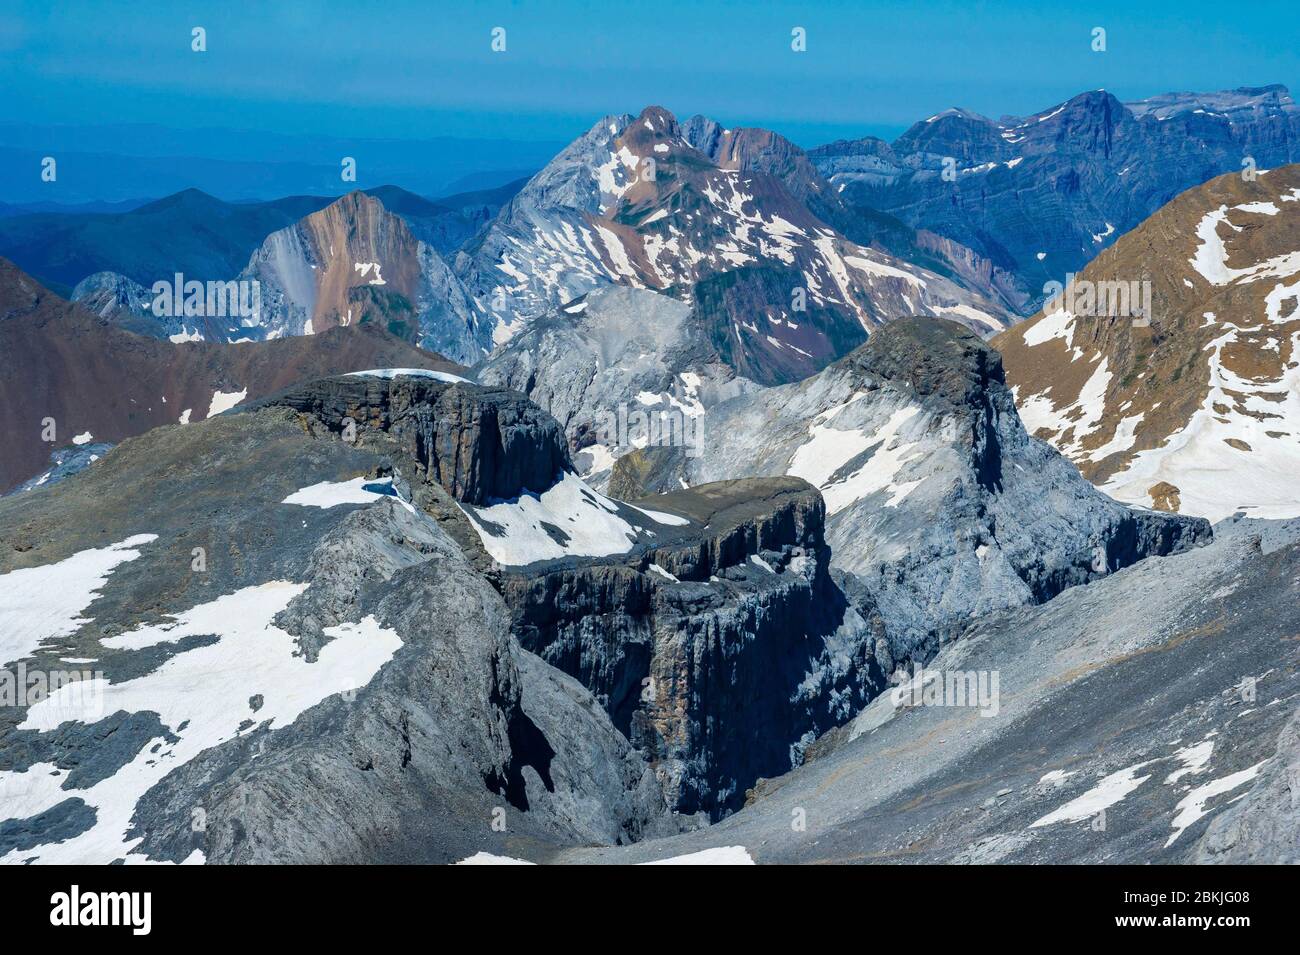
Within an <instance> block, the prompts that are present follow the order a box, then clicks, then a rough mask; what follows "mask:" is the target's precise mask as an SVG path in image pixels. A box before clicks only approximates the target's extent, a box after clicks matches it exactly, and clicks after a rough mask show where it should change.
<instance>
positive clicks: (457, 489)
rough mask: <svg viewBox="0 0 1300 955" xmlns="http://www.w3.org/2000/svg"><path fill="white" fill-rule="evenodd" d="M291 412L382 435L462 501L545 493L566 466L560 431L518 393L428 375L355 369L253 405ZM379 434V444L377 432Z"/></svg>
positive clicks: (316, 422)
mask: <svg viewBox="0 0 1300 955" xmlns="http://www.w3.org/2000/svg"><path fill="white" fill-rule="evenodd" d="M264 407H284V408H290V409H293V410H294V411H297V412H299V413H301V414H303V415H306V416H307V417H308V422H309V424H310V425H311V426H312V427H320V428H322V429H323V430H324V431H325V432H327V433H330V434H336V435H344V434H345V433H347V430H348V422H349V421H351V422H352V424H353V425H354V426H355V428H356V435H357V440H358V441H363V440H365V439H367V438H368V437H371V436H375V437H377V436H378V435H384V436H386V437H387V438H388V439H391V440H394V441H396V443H397V445H398V447H399V448H400V450H401V451H403V452H404V453H405V454H406V455H408V456H409V457H410V458H412V459H413V460H414V461H415V462H416V463H417V466H418V467H420V468H422V469H423V473H424V478H425V479H426V480H428V481H430V482H432V483H436V484H438V485H441V486H442V488H443V489H444V490H445V491H447V493H449V494H450V495H451V496H452V497H454V498H456V499H457V500H458V501H461V502H463V503H465V504H474V505H487V504H489V503H491V502H493V501H495V500H502V499H509V498H515V497H518V496H519V495H520V494H522V493H525V492H528V491H542V490H545V489H547V488H549V487H551V486H552V485H553V484H554V483H555V479H556V477H557V475H559V474H560V473H561V472H563V471H568V470H572V465H571V463H570V461H569V454H568V450H567V448H566V445H565V440H564V433H563V431H562V430H561V429H560V426H559V424H558V423H556V421H555V419H554V418H552V417H551V416H550V415H548V414H546V412H544V411H542V410H541V409H540V408H538V407H537V406H536V405H534V404H533V403H532V402H530V401H529V400H528V399H527V398H525V397H524V396H523V395H521V394H519V393H518V392H514V391H509V390H507V389H505V388H487V387H482V386H480V385H474V384H470V383H469V382H465V381H463V380H462V381H447V380H442V379H440V378H438V377H430V376H427V375H424V374H395V375H391V376H387V377H385V376H381V375H377V374H367V373H360V374H352V375H344V376H341V377H335V378H322V379H317V380H315V381H311V382H307V383H305V384H302V385H298V386H295V387H293V388H290V389H289V390H287V391H284V392H282V393H280V394H278V395H275V396H272V397H270V398H267V399H265V400H264V401H261V402H258V403H257V404H255V405H252V406H251V410H255V409H257V408H264ZM380 440H383V439H382V438H381V439H380Z"/></svg>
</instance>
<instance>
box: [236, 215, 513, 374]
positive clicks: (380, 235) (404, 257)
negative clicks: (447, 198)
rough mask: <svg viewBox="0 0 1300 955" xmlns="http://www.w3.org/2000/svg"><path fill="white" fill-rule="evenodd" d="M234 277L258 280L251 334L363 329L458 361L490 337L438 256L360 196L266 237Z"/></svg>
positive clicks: (475, 354) (476, 352)
mask: <svg viewBox="0 0 1300 955" xmlns="http://www.w3.org/2000/svg"><path fill="white" fill-rule="evenodd" d="M239 278H240V279H242V280H245V281H256V282H258V283H259V284H260V289H261V304H262V307H261V312H260V314H259V315H258V316H257V318H256V321H255V323H253V324H252V327H251V328H250V330H249V332H248V334H249V335H250V336H252V337H257V338H261V337H276V336H280V335H311V334H314V333H316V332H321V331H324V330H325V329H328V328H332V327H334V326H335V325H355V324H360V323H363V322H364V323H368V324H375V325H379V326H380V327H382V328H384V329H385V330H386V331H389V332H391V333H393V334H394V335H397V336H398V337H400V338H403V339H405V340H407V341H409V342H412V343H415V344H419V345H421V346H423V347H426V348H436V349H438V350H439V351H440V352H442V353H443V354H446V355H449V356H450V357H452V358H454V359H456V360H458V361H463V362H474V361H476V360H477V359H478V358H479V357H480V356H481V355H482V353H483V350H484V349H485V347H486V346H487V344H488V342H489V339H488V338H487V334H488V329H487V328H486V326H483V325H482V324H481V323H480V321H479V317H478V313H477V308H476V307H475V305H474V302H473V301H472V300H471V299H470V297H469V295H468V294H467V293H466V291H465V289H464V287H463V286H462V285H461V283H460V281H459V280H458V279H457V278H456V277H455V276H454V275H453V274H452V272H451V270H450V269H449V268H448V267H447V265H446V263H445V262H443V260H442V258H441V257H440V256H439V255H438V253H437V251H436V250H434V249H433V248H432V247H431V246H429V245H426V244H425V243H424V242H421V241H420V240H418V239H417V238H416V237H415V236H414V235H412V233H411V230H410V229H409V227H408V226H407V224H406V222H405V221H404V220H403V219H402V218H401V217H400V216H398V215H396V214H394V213H392V212H390V211H388V210H387V209H385V208H384V205H383V203H382V202H381V201H380V200H379V199H376V198H374V197H372V196H368V195H366V194H365V193H364V192H351V193H349V194H348V195H346V196H343V197H342V198H340V199H338V200H337V201H336V202H333V203H331V204H330V205H328V206H326V207H325V208H323V209H321V210H319V211H317V212H313V213H312V214H311V215H309V216H306V217H304V218H303V219H302V220H300V221H299V222H297V223H295V224H294V225H292V226H288V227H286V228H283V229H280V230H279V231H277V232H273V233H271V235H269V236H267V238H266V241H265V242H263V243H262V245H261V246H260V247H259V248H258V249H257V251H255V252H254V253H253V255H252V256H251V257H250V259H249V262H248V265H247V267H246V268H245V269H244V271H243V272H241V273H240V275H239Z"/></svg>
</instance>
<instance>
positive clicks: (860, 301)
mask: <svg viewBox="0 0 1300 955" xmlns="http://www.w3.org/2000/svg"><path fill="white" fill-rule="evenodd" d="M697 125H698V124H697ZM687 134H688V131H687V130H686V129H684V128H683V127H682V126H681V125H679V124H678V122H677V120H676V118H675V117H674V116H673V115H672V114H671V113H669V112H668V111H667V110H664V109H662V108H660V107H654V106H652V107H647V108H646V109H645V110H643V111H642V112H641V113H640V115H638V116H635V117H634V116H631V115H623V116H609V117H606V118H605V119H603V120H601V121H600V122H599V123H597V124H596V125H595V126H593V127H592V128H591V130H589V131H588V132H587V133H586V134H585V135H584V136H582V137H580V138H579V139H577V140H575V141H574V142H573V143H572V144H570V145H569V147H568V148H566V149H565V150H564V151H563V152H561V153H560V154H559V155H558V156H557V157H556V158H555V159H554V160H553V161H552V162H551V163H550V164H548V165H547V166H546V167H545V168H544V169H543V170H542V171H541V172H539V173H538V174H537V175H536V176H534V177H533V178H532V179H531V180H530V181H529V182H528V184H527V185H526V186H525V187H524V188H523V189H522V190H521V191H520V192H519V193H518V194H517V195H516V196H515V197H514V198H513V199H512V200H511V202H510V204H509V205H508V206H506V207H505V208H504V209H503V210H502V212H501V214H500V215H499V216H498V217H497V218H496V220H494V221H493V222H492V224H491V225H490V226H489V227H488V229H487V230H486V231H485V232H484V233H483V234H482V235H481V236H479V237H478V238H477V239H476V240H475V241H474V242H473V243H471V244H469V245H468V246H466V248H465V249H463V250H462V251H461V253H460V254H458V255H457V257H456V259H455V270H456V272H457V274H458V275H459V276H460V277H461V278H462V279H463V280H464V282H465V283H466V285H467V287H468V288H469V290H470V291H471V293H472V294H473V295H474V297H475V298H476V299H477V301H478V302H479V303H480V304H482V305H483V306H484V307H486V308H487V309H488V311H489V313H490V315H491V316H492V322H493V340H494V342H496V344H498V345H499V344H501V343H503V342H505V341H508V340H509V339H510V337H512V336H513V335H514V334H517V333H518V332H519V331H520V330H521V329H523V328H524V327H525V326H526V324H527V322H528V321H529V320H531V319H533V318H535V317H537V316H539V315H542V314H544V313H545V312H546V311H548V310H549V309H551V308H554V307H557V306H561V305H563V304H565V303H566V302H568V301H571V300H573V299H575V298H577V297H579V296H581V295H583V294H585V293H586V292H589V291H591V290H592V289H594V288H596V287H598V286H601V285H608V284H621V285H629V286H632V287H641V288H649V289H652V290H657V291H662V292H665V293H667V294H671V295H674V296H676V297H680V298H682V299H683V300H684V301H687V302H688V303H690V304H691V305H692V307H693V308H694V311H695V315H696V318H697V320H698V321H701V322H702V323H704V325H705V326H706V327H707V328H708V330H709V336H710V340H711V343H712V345H713V347H714V348H715V349H716V350H717V351H718V353H719V354H720V355H722V357H723V359H724V360H725V361H727V362H728V363H729V364H730V365H731V366H732V367H733V368H734V369H735V370H736V372H737V373H739V374H741V375H745V376H746V377H750V378H752V379H753V380H756V381H760V382H764V383H774V382H777V381H790V380H794V379H797V378H801V377H804V376H806V375H807V374H810V373H812V372H814V371H816V370H817V369H819V368H821V367H823V366H824V365H826V364H827V363H828V362H830V361H832V360H834V359H835V358H837V357H839V356H840V355H842V354H844V353H845V352H847V351H848V350H850V349H851V348H852V347H854V346H855V345H857V344H859V343H861V342H862V341H863V340H865V338H866V336H867V333H868V331H869V329H871V328H872V327H875V326H877V325H879V324H881V323H883V322H887V321H889V320H890V319H892V318H893V317H895V316H898V315H902V314H911V313H914V312H919V313H922V314H933V315H936V316H939V315H947V316H948V317H950V318H953V319H955V320H957V321H961V322H965V323H968V324H970V325H971V326H972V327H974V328H977V329H980V330H981V331H983V332H985V333H988V332H991V331H993V330H995V329H997V328H1000V327H1001V326H1002V323H1003V318H1002V316H1003V315H1004V314H1005V312H1004V311H1003V310H1002V308H1001V306H999V305H996V304H994V303H992V302H989V301H987V300H986V299H984V297H983V296H981V295H980V294H979V293H978V292H975V291H972V290H970V289H968V288H965V287H963V286H962V284H960V282H958V281H953V280H951V279H948V278H946V277H944V276H941V275H937V274H935V273H932V272H928V271H926V270H924V269H921V268H918V267H916V266H913V265H911V264H909V263H907V262H903V261H900V260H898V259H895V258H893V257H892V256H889V255H887V254H885V253H883V252H881V251H878V250H876V249H873V248H865V247H863V246H861V245H859V244H857V243H854V242H852V241H851V240H849V239H848V238H846V237H845V236H843V235H842V234H840V233H838V232H836V231H835V229H834V228H833V227H832V226H831V225H830V224H828V223H826V222H824V221H822V220H821V219H820V218H818V216H817V215H816V213H815V212H814V211H813V210H812V209H811V208H810V206H809V205H806V204H805V201H807V202H811V203H813V205H814V206H818V207H821V206H822V204H821V203H819V202H816V201H815V200H816V199H817V198H818V193H819V192H820V186H819V184H820V180H819V178H814V177H815V171H814V170H812V168H811V167H810V166H808V165H807V164H806V162H802V172H801V161H802V152H801V151H800V150H798V149H797V147H794V146H793V145H791V144H788V143H785V141H784V140H780V139H779V137H775V136H774V135H773V134H770V133H762V132H761V131H758V132H757V133H756V134H755V136H754V137H752V138H755V139H756V138H759V137H762V139H763V142H764V143H766V144H767V145H768V146H770V147H772V148H773V149H774V150H775V151H776V152H778V153H779V154H780V156H778V157H777V161H772V162H769V161H767V160H766V159H764V158H763V157H761V156H757V155H755V154H753V153H751V154H747V155H746V156H744V157H739V156H738V154H735V153H733V154H732V155H730V156H729V157H726V158H725V159H724V157H722V155H721V154H720V153H719V154H717V158H716V159H715V157H714V156H711V155H708V154H706V153H704V152H701V151H700V149H698V148H696V146H695V145H693V144H692V143H691V142H690V141H689V140H688V138H687ZM747 141H748V140H747ZM701 143H702V144H704V143H703V141H702V140H701ZM706 148H708V147H707V145H706ZM781 157H784V158H781ZM719 159H721V160H723V162H724V164H723V165H720V164H719V161H718V160H719ZM742 167H743V168H742ZM787 181H788V182H789V183H790V185H789V186H787ZM792 189H793V191H792ZM825 208H827V209H831V208H835V206H834V204H833V202H831V201H829V200H828V202H827V204H825Z"/></svg>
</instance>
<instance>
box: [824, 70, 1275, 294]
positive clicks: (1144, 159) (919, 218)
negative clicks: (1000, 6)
mask: <svg viewBox="0 0 1300 955" xmlns="http://www.w3.org/2000/svg"><path fill="white" fill-rule="evenodd" d="M810 156H811V159H812V161H813V163H814V164H815V165H816V167H817V169H818V170H819V171H820V172H821V173H822V174H823V175H824V176H826V178H827V179H829V180H830V181H831V182H832V183H833V184H834V185H835V186H836V188H837V189H838V190H839V192H840V195H841V196H842V197H843V198H844V200H845V201H846V202H848V203H849V204H851V205H855V206H859V207H864V208H869V209H878V210H881V211H883V212H886V213H889V214H892V215H895V216H897V217H898V218H900V219H902V220H903V221H905V222H907V223H908V224H909V225H911V226H913V227H914V228H917V229H924V230H928V231H930V232H933V233H937V234H939V235H942V236H945V237H947V238H949V239H951V240H954V241H956V242H959V243H961V244H963V245H965V246H968V247H969V248H971V249H973V250H974V251H975V252H976V253H978V254H979V255H980V256H982V257H984V258H986V259H988V260H989V261H991V262H992V263H993V265H994V266H995V267H996V268H998V269H1001V270H1005V271H1006V272H1008V273H1010V274H1012V275H1014V276H1015V278H1016V280H1017V284H1018V286H1019V288H1020V290H1021V292H1022V293H1023V295H1024V296H1025V302H1026V303H1027V304H1029V305H1036V304H1037V303H1040V302H1041V300H1042V298H1043V285H1044V283H1046V282H1048V281H1052V280H1057V281H1063V280H1064V278H1065V275H1066V274H1067V273H1069V272H1077V271H1079V270H1081V269H1082V268H1083V266H1084V265H1086V264H1087V263H1088V262H1089V261H1090V260H1091V259H1093V258H1094V257H1095V256H1096V255H1097V253H1099V252H1100V251H1101V250H1102V249H1104V248H1106V247H1107V246H1108V245H1109V244H1111V243H1113V242H1114V241H1115V239H1116V238H1118V237H1119V236H1120V235H1122V234H1123V233H1125V232H1127V231H1129V230H1130V229H1132V228H1134V227H1135V226H1137V225H1138V223H1140V222H1141V221H1142V220H1143V219H1145V218H1146V217H1147V216H1149V215H1151V214H1152V213H1153V212H1155V211H1156V210H1157V209H1159V208H1160V207H1161V206H1163V205H1164V204H1165V203H1167V202H1168V201H1170V200H1171V199H1173V198H1174V197H1175V196H1176V195H1178V194H1179V193H1181V192H1182V191H1184V190H1185V189H1188V188H1191V187H1192V186H1196V185H1199V184H1200V183H1202V182H1205V181H1207V180H1209V179H1212V178H1213V177H1215V176H1217V175H1220V174H1222V173H1225V172H1229V171H1240V170H1241V169H1242V168H1243V164H1248V163H1253V164H1254V165H1255V166H1256V167H1257V168H1260V169H1267V168H1270V167H1273V166H1278V165H1283V164H1285V163H1289V162H1296V161H1298V160H1300V107H1298V106H1296V104H1295V103H1294V102H1293V101H1292V99H1291V95H1290V93H1289V92H1288V91H1287V89H1286V87H1284V86H1281V85H1272V86H1262V87H1243V88H1240V89H1237V90H1229V91H1223V92H1217V93H1168V94H1164V95H1162V96H1155V97H1151V98H1149V99H1145V100H1141V101H1138V102H1135V103H1123V102H1121V101H1120V100H1119V99H1118V98H1116V97H1115V96H1114V95H1112V94H1110V93H1107V92H1105V91H1104V90H1096V91H1092V92H1087V93H1081V94H1079V95H1078V96H1075V97H1073V98H1071V99H1069V100H1067V101H1066V102H1064V103H1060V104H1058V105H1056V106H1054V107H1051V108H1048V109H1045V110H1043V111H1041V112H1039V113H1036V114H1033V115H1030V116H1027V117H1010V116H1008V117H1003V118H1002V119H999V120H992V119H989V118H988V117H985V116H980V115H979V114H977V113H973V112H970V111H969V110H963V109H949V110H944V111H943V112H941V113H938V114H936V115H934V116H931V117H929V118H928V119H926V120H924V121H922V122H918V123H916V124H915V125H913V126H912V127H911V128H910V129H908V130H907V131H906V132H905V133H903V135H901V136H900V137H899V138H898V139H896V140H895V141H894V142H893V143H886V142H884V141H882V140H879V139H875V138H872V137H868V138H865V139H861V140H851V141H841V142H837V143H831V144H828V145H826V146H821V147H818V148H817V149H814V150H812V151H811V153H810ZM946 161H947V162H948V166H947V167H945V162H946ZM945 168H947V171H948V174H949V175H950V176H951V177H953V178H952V179H951V181H950V180H948V179H945V178H944V173H945Z"/></svg>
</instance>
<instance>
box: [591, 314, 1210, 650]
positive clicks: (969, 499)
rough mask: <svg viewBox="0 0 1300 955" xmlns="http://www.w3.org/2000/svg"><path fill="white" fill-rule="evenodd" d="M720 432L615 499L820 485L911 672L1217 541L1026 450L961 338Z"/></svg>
mask: <svg viewBox="0 0 1300 955" xmlns="http://www.w3.org/2000/svg"><path fill="white" fill-rule="evenodd" d="M706 426H707V433H708V434H709V440H708V441H707V442H706V443H705V446H704V453H703V454H702V455H701V456H700V457H698V458H690V457H687V456H685V455H682V454H676V453H672V452H669V453H667V454H663V455H660V456H658V460H656V456H655V455H642V456H641V457H640V458H639V459H638V458H633V459H632V460H631V461H629V462H628V467H627V468H626V469H620V468H619V467H616V468H615V471H614V476H613V478H612V479H611V485H612V486H616V487H618V488H619V490H620V491H626V489H627V488H626V484H625V483H624V479H628V478H631V477H632V476H633V474H632V472H633V471H640V473H641V475H642V477H643V480H650V481H654V482H658V486H659V487H663V486H665V485H666V484H668V483H669V482H670V481H671V480H676V479H678V478H683V479H685V480H686V481H687V482H688V483H694V482H696V481H702V480H703V481H707V480H712V479H714V478H715V477H719V476H721V475H723V474H745V473H749V474H789V475H794V476H799V477H802V478H804V479H806V480H808V481H809V482H810V483H812V484H814V485H816V486H817V487H818V488H819V489H820V490H821V492H822V495H823V497H824V498H825V500H826V508H827V515H828V518H827V541H828V543H829V544H830V547H831V550H832V553H833V555H834V557H833V562H834V564H835V566H836V567H839V568H841V569H843V570H845V571H848V572H850V573H851V574H853V575H854V576H855V578H856V579H857V580H858V581H859V582H860V584H861V585H862V586H863V587H864V588H865V589H866V590H867V591H868V592H869V593H870V594H871V595H872V598H873V600H874V601H875V602H876V603H877V604H878V606H879V610H880V613H881V615H882V616H883V618H884V620H885V624H886V627H887V629H888V631H889V636H890V640H891V642H892V646H891V651H892V653H893V655H894V657H895V658H896V659H898V660H902V659H905V658H907V657H910V656H913V655H914V654H919V655H921V656H922V657H923V656H925V655H926V654H927V653H929V652H932V651H933V648H934V646H936V645H937V641H938V640H939V639H941V638H942V637H943V636H944V635H945V634H947V633H949V632H950V631H951V630H952V629H953V628H954V627H959V626H960V625H962V624H963V623H964V621H966V620H968V619H970V618H971V617H972V616H975V615H978V614H981V613H985V612H988V611H989V610H991V609H995V608H999V607H1012V606H1019V605H1023V604H1027V603H1039V602H1042V601H1045V600H1048V599H1050V598H1052V597H1054V596H1055V595H1056V594H1058V593H1060V592H1061V591H1062V590H1063V589H1065V588H1067V587H1071V586H1074V585H1077V584H1082V583H1086V582H1088V581H1090V580H1094V579H1096V578H1098V577H1100V576H1104V575H1106V574H1108V573H1111V572H1113V571H1115V570H1118V569H1120V568H1122V567H1126V566H1128V565H1130V564H1132V563H1134V562H1135V561H1138V560H1141V559H1142V558H1144V557H1147V556H1151V555H1157V554H1165V553H1170V552H1172V551H1176V550H1179V549H1181V548H1185V547H1188V546H1191V545H1194V544H1195V543H1197V542H1200V541H1204V540H1207V539H1208V537H1209V527H1208V525H1207V524H1206V523H1205V522H1204V521H1197V520H1182V519H1176V518H1168V517H1166V516H1164V515H1159V514H1155V513H1152V512H1147V511H1135V510H1130V509H1129V508H1127V507H1124V506H1122V505H1119V504H1116V503H1115V502H1114V501H1111V500H1110V499H1108V498H1106V497H1105V496H1104V495H1102V494H1100V493H1098V492H1097V491H1095V490H1094V489H1093V488H1092V487H1091V486H1090V485H1089V484H1088V483H1087V481H1085V480H1084V479H1083V478H1082V477H1081V476H1080V475H1079V473H1078V472H1077V471H1076V470H1075V469H1074V467H1073V466H1072V465H1071V464H1070V463H1069V462H1068V461H1066V460H1065V459H1064V458H1062V457H1061V456H1060V455H1059V454H1057V453H1056V452H1055V451H1054V450H1052V449H1051V448H1050V447H1049V446H1048V445H1046V444H1044V443H1043V442H1041V441H1038V440H1035V439H1033V438H1031V437H1030V436H1029V435H1028V434H1026V433H1025V430H1024V428H1023V426H1022V425H1021V423H1020V420H1019V418H1018V417H1017V415H1016V410H1015V406H1014V402H1013V399H1012V396H1011V393H1010V391H1008V389H1007V388H1006V385H1005V382H1004V378H1003V370H1002V363H1001V359H1000V357H999V355H998V354H997V352H995V351H993V350H992V349H990V348H988V347H987V346H986V345H984V344H983V343H982V342H981V341H980V340H979V339H978V338H976V337H975V336H973V335H971V334H970V333H968V332H965V331H964V330H962V329H961V328H960V327H958V326H955V325H953V324H951V323H946V322H941V321H935V320H930V319H910V320H902V321H898V322H894V323H891V324H890V325H889V326H887V327H885V328H882V329H880V330H878V331H877V332H876V334H875V335H873V336H872V338H871V340H870V341H869V342H868V343H867V344H866V345H865V346H863V347H862V348H860V349H858V350H857V351H855V352H853V353H852V354H850V355H849V356H847V357H845V358H844V359H841V360H840V361H839V362H837V363H835V364H834V365H832V366H830V367H829V368H827V369H826V370H825V371H823V372H822V373H821V374H819V375H817V376H815V377H814V378H811V379H809V380H808V381H805V382H800V383H799V384H796V385H786V386H783V387H781V388H774V389H770V390H768V391H764V392H760V393H758V394H756V395H753V396H750V397H749V398H747V399H745V400H740V401H733V402H725V403H723V404H721V405H719V406H717V407H716V408H714V409H713V410H712V411H711V413H710V415H709V418H708V420H707V422H706ZM638 465H640V467H637V466H638ZM665 470H667V471H669V472H670V473H671V474H672V477H671V478H665V477H664V473H663V472H664V471H665Z"/></svg>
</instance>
